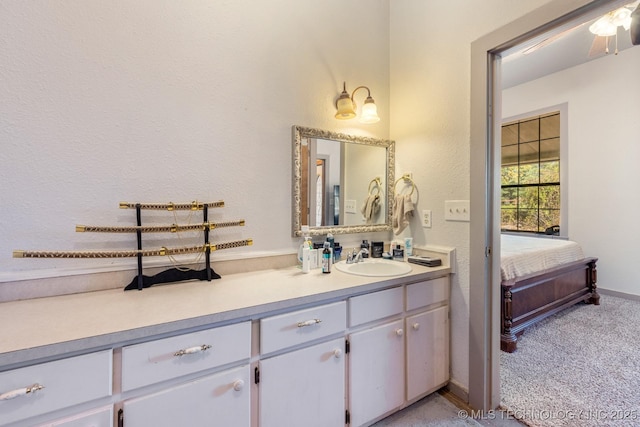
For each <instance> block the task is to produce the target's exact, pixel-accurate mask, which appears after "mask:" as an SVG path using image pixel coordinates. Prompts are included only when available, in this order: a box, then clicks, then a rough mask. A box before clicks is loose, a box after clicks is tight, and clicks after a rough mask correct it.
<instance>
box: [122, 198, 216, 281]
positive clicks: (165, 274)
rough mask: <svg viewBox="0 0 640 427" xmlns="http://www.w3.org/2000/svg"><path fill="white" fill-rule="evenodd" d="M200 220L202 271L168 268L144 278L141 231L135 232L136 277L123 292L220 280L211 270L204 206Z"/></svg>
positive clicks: (139, 221) (139, 220) (139, 219)
mask: <svg viewBox="0 0 640 427" xmlns="http://www.w3.org/2000/svg"><path fill="white" fill-rule="evenodd" d="M202 219H203V223H204V229H203V233H204V248H205V268H204V269H203V270H178V269H177V268H170V269H168V270H165V271H162V272H160V273H158V274H156V275H154V276H145V275H143V274H142V252H141V251H142V231H141V230H140V229H139V230H138V231H136V236H137V241H138V275H137V276H136V277H134V279H133V280H132V281H131V283H129V284H128V285H127V286H126V287H125V288H124V290H125V291H130V290H133V289H137V290H139V291H141V290H142V289H144V288H148V287H150V286H153V285H156V284H160V283H170V282H180V281H185V280H206V281H208V282H210V281H211V280H212V279H220V278H221V276H220V275H219V274H218V273H216V272H215V271H213V269H212V268H211V247H210V246H209V231H210V227H209V207H208V206H207V205H205V206H204V208H203V210H202ZM136 224H137V225H138V227H141V226H142V214H141V207H140V203H137V204H136Z"/></svg>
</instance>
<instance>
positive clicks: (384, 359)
mask: <svg viewBox="0 0 640 427" xmlns="http://www.w3.org/2000/svg"><path fill="white" fill-rule="evenodd" d="M349 342H350V344H351V351H350V353H349V386H350V389H349V402H350V404H349V412H350V414H351V425H352V426H360V425H362V424H364V423H366V422H368V421H371V420H373V419H375V418H378V417H380V416H381V415H383V414H385V413H387V412H389V411H391V410H393V409H395V408H397V407H399V406H400V405H402V404H403V403H404V384H405V382H404V377H405V374H404V330H403V321H402V320H397V321H394V322H390V323H385V324H383V325H381V326H377V327H375V328H371V329H367V330H364V331H361V332H356V333H353V334H351V335H350V337H349Z"/></svg>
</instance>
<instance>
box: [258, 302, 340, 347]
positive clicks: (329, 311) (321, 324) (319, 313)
mask: <svg viewBox="0 0 640 427" xmlns="http://www.w3.org/2000/svg"><path fill="white" fill-rule="evenodd" d="M346 326H347V308H346V304H345V302H344V301H341V302H336V303H333V304H327V305H321V306H319V307H313V308H309V309H306V310H299V311H294V312H291V313H285V314H281V315H278V316H272V317H267V318H264V319H261V320H260V353H261V354H267V353H271V352H272V351H276V350H280V349H283V348H287V347H291V346H294V345H298V344H302V343H305V342H308V341H313V340H315V339H318V338H322V337H326V336H329V335H332V334H336V333H340V332H343V331H344V330H345V329H346Z"/></svg>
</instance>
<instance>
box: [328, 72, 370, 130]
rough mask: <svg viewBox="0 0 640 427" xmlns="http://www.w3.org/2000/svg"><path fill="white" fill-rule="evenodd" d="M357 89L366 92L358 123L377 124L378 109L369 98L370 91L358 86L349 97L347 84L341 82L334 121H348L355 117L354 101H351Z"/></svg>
mask: <svg viewBox="0 0 640 427" xmlns="http://www.w3.org/2000/svg"><path fill="white" fill-rule="evenodd" d="M359 89H366V90H367V98H366V99H365V100H364V104H363V105H362V111H361V114H360V118H359V120H360V122H361V123H377V122H379V121H380V117H378V107H376V103H375V101H374V100H373V98H372V97H371V91H370V90H369V88H368V87H366V86H358V87H357V88H355V90H354V91H353V92H352V93H351V96H349V93H348V92H347V83H346V82H343V84H342V93H341V94H340V97H339V98H338V100H337V101H336V108H337V109H338V111H337V112H336V116H335V117H336V119H340V120H349V119H353V118H354V117H355V116H356V101H354V100H353V96H354V95H355V94H356V92H357V91H358V90H359Z"/></svg>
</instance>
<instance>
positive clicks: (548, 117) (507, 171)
mask: <svg viewBox="0 0 640 427" xmlns="http://www.w3.org/2000/svg"><path fill="white" fill-rule="evenodd" d="M501 191H502V196H501V204H500V211H501V229H502V230H503V231H517V232H529V233H544V232H545V230H546V229H547V228H549V227H552V226H555V225H559V224H560V112H558V111H556V112H553V113H548V114H544V115H541V116H536V117H530V118H526V119H522V120H518V121H515V122H510V123H505V124H503V125H502V167H501Z"/></svg>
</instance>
